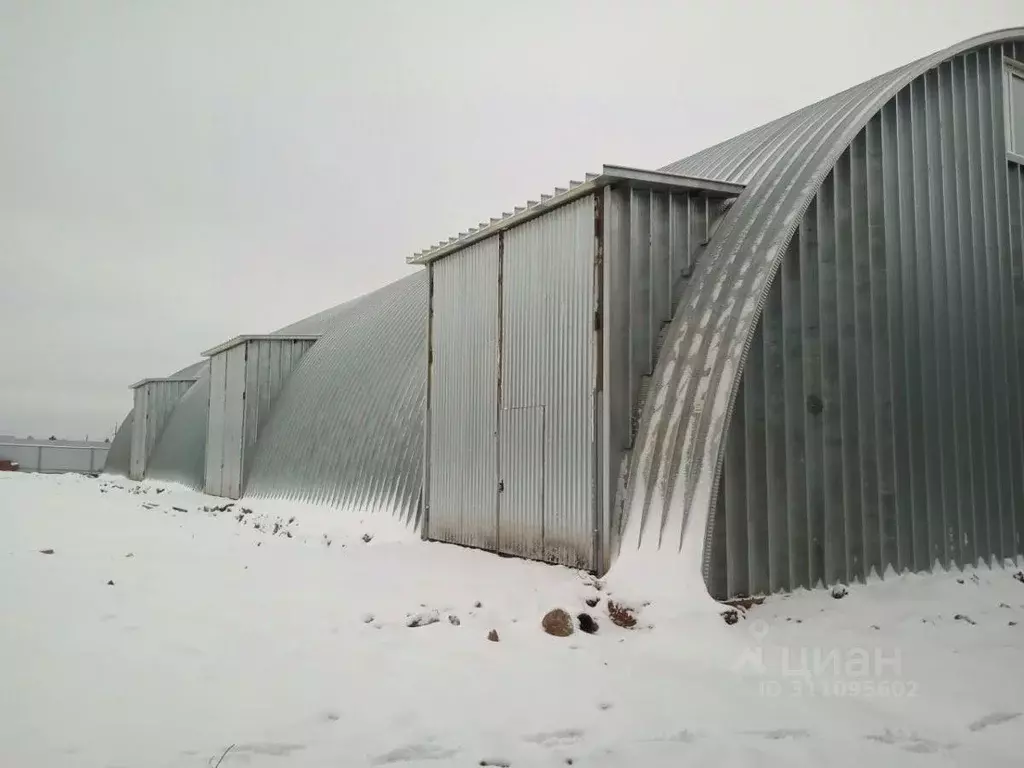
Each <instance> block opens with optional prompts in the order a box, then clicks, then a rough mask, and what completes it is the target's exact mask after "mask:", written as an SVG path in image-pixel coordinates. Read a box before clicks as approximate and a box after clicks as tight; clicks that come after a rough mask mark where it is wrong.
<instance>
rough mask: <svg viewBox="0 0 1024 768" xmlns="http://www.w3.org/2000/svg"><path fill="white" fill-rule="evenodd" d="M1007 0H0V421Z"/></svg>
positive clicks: (345, 288) (657, 160)
mask: <svg viewBox="0 0 1024 768" xmlns="http://www.w3.org/2000/svg"><path fill="white" fill-rule="evenodd" d="M1016 24H1024V2H1021V0H892V1H889V0H886V1H883V0H878V1H877V2H876V1H874V0H772V1H771V2H761V1H760V0H733V1H732V2H730V1H728V0H674V1H672V2H669V1H666V2H655V1H654V0H634V1H633V2H626V1H625V0H622V1H621V2H596V1H594V0H578V1H573V0H564V1H562V0H516V2H512V1H511V0H507V1H506V2H500V3H499V2H488V1H487V0H475V1H474V0H462V1H457V0H431V1H430V2H424V1H417V0H373V1H372V2H371V1H370V0H363V1H362V2H351V1H348V2H346V1H345V0H335V1H334V2H327V1H326V0H325V1H324V2H312V1H309V2H306V1H305V0H116V1H115V0H64V1H63V2H60V1H58V0H0V433H4V432H9V433H15V434H35V435H36V436H40V435H43V434H45V435H47V436H48V435H49V434H52V433H56V434H58V435H61V436H67V437H80V436H83V435H85V434H86V433H88V434H90V435H92V436H94V437H95V436H103V435H105V434H108V433H109V432H110V431H111V428H112V427H113V426H114V424H115V422H117V421H118V420H120V419H121V418H122V417H123V416H124V414H125V412H126V411H127V409H128V408H129V407H130V393H129V391H128V385H129V384H131V383H132V382H133V381H136V380H138V379H140V378H143V377H148V376H162V375H166V374H169V373H171V372H173V371H174V370H176V369H178V368H181V367H183V366H185V365H187V364H189V363H191V362H194V361H195V360H197V359H198V358H199V353H200V352H201V351H202V350H203V349H206V348H208V347H211V346H213V345H214V344H216V343H218V342H220V341H223V340H225V339H227V338H229V337H231V336H234V335H237V334H239V333H259V332H266V331H269V330H272V329H274V328H277V327H280V326H282V325H285V324H287V323H289V322H292V321H294V320H297V319H300V318H302V317H304V316H306V315H310V314H312V313H314V312H316V311H319V310H321V309H324V308H326V307H329V306H332V305H334V304H338V303H341V302H342V301H345V300H346V299H349V298H351V297H353V296H356V295H359V294H361V293H365V292H366V291H368V290H371V289H374V288H377V287H379V286H380V285H383V284H384V283H386V282H389V281H391V280H394V279H396V278H398V277H401V276H402V275H403V274H406V273H407V272H408V271H409V267H407V266H406V265H405V261H404V260H405V257H406V256H408V255H409V254H410V253H411V252H413V251H416V250H419V249H421V248H423V247H425V246H427V245H429V244H431V243H433V242H436V241H437V240H439V239H441V238H444V237H448V236H449V235H451V234H455V233H456V232H458V231H459V230H463V229H466V228H467V227H468V226H471V225H473V224H475V223H476V222H479V221H481V220H485V219H487V218H488V217H490V216H492V215H496V214H498V213H499V212H500V211H502V210H509V209H510V207H511V206H513V205H516V204H520V203H521V202H522V201H524V200H526V199H527V198H535V197H536V196H537V195H538V194H539V193H540V192H544V191H550V189H551V188H552V187H554V186H555V185H562V184H564V183H565V182H566V181H568V180H569V179H570V178H580V177H581V176H582V174H583V173H584V172H585V171H589V170H595V169H598V168H599V167H600V165H601V164H602V163H619V164H625V165H636V166H641V167H652V168H655V167H659V166H662V165H665V164H667V163H669V162H671V161H673V160H676V159H678V158H680V157H684V156H686V155H688V154H691V153H693V152H695V151H697V150H699V149H701V148H703V147H705V146H707V145H709V144H713V143H716V142H718V141H721V140H723V139H725V138H728V137H729V136H732V135H734V134H736V133H739V132H741V131H743V130H746V129H748V128H751V127H753V126H755V125H758V124H760V123H763V122H766V121H768V120H770V119H772V118H775V117H778V116H780V115H782V114H784V113H786V112H789V111H792V110H794V109H797V108H799V107H801V106H804V105H806V104H808V103H810V102H812V101H815V100H817V99H820V98H823V97H825V96H828V95H829V94H831V93H834V92H836V91H838V90H841V89H843V88H845V87H847V86H850V85H853V84H855V83H857V82H860V81H862V80H865V79H867V78H869V77H871V76H873V75H875V74H878V73H880V72H883V71H885V70H888V69H892V68H893V67H896V66H898V65H900V64H903V63H905V62H907V61H910V60H911V59H914V58H917V57H920V56H922V55H925V54H927V53H929V52H931V51H933V50H937V49H939V48H942V47H944V46H947V45H949V44H952V43H954V42H956V41H957V40H960V39H963V38H966V37H969V36H971V35H974V34H976V33H980V32H985V31H989V30H992V29H997V28H1002V27H1008V26H1014V25H1016Z"/></svg>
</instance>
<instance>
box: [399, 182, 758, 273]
mask: <svg viewBox="0 0 1024 768" xmlns="http://www.w3.org/2000/svg"><path fill="white" fill-rule="evenodd" d="M586 179H587V180H586V181H574V182H572V186H570V187H568V188H563V187H556V188H555V194H554V195H541V196H540V201H534V200H531V201H529V203H528V204H527V206H525V207H522V206H517V207H516V208H515V212H514V213H512V214H508V213H506V214H504V215H503V217H502V218H500V219H491V222H490V224H488V225H487V226H486V227H481V228H480V229H477V230H476V231H475V232H473V231H471V232H469V233H461V234H460V235H459V237H456V238H450V239H449V240H445V241H442V242H441V243H439V244H438V245H436V246H434V247H433V248H427V249H426V250H424V251H420V252H418V253H415V254H413V255H412V256H410V257H409V258H407V259H406V263H408V264H419V265H426V264H429V263H430V262H432V261H437V260H438V259H441V258H444V257H445V256H448V255H450V254H452V253H455V252H456V251H461V250H462V249H464V248H467V247H469V246H470V245H472V244H473V243H477V242H479V241H481V240H485V239H487V238H488V237H491V236H493V235H496V234H497V233H498V232H502V231H504V230H506V229H511V228H512V227H515V226H518V225H520V224H523V223H525V222H527V221H529V220H531V219H535V218H537V217H538V216H542V215H544V214H545V213H548V212H549V211H552V210H554V209H555V208H560V207H562V206H563V205H567V204H568V203H571V202H572V201H574V200H578V199H579V198H581V197H585V196H586V195H589V194H592V193H593V192H595V191H597V190H598V189H601V188H602V187H607V186H611V185H613V184H622V183H625V184H628V185H629V186H630V187H632V188H634V189H651V190H658V191H665V192H698V193H701V194H704V195H706V196H708V197H716V198H723V197H724V198H730V197H736V196H738V195H739V194H740V193H741V192H742V191H743V189H744V187H745V185H744V184H738V183H735V182H730V181H718V180H715V179H702V178H698V177H696V176H685V175H682V174H677V173H669V172H666V171H648V170H643V169H640V168H630V167H629V166H625V165H604V166H602V168H601V173H599V174H595V173H588V174H587V176H586Z"/></svg>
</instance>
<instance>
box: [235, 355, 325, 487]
mask: <svg viewBox="0 0 1024 768" xmlns="http://www.w3.org/2000/svg"><path fill="white" fill-rule="evenodd" d="M245 346H246V358H245V361H246V362H245V366H246V369H245V370H246V373H245V398H244V399H245V414H244V432H245V437H244V440H243V444H242V455H243V465H244V469H243V475H242V487H243V488H244V485H245V480H246V478H247V477H248V474H249V468H250V467H251V466H252V461H253V455H254V453H255V451H254V447H255V445H256V442H257V440H259V437H260V432H261V430H262V428H263V427H264V426H265V425H266V423H267V420H268V419H269V418H270V413H271V409H272V408H273V406H274V401H275V400H276V399H277V396H278V394H280V392H281V390H282V388H283V387H284V385H285V383H286V382H287V380H288V377H289V375H291V372H292V370H293V369H294V368H295V367H296V366H297V365H298V364H299V361H300V360H301V359H302V356H303V355H304V354H305V353H306V351H307V350H308V349H309V348H310V347H311V346H313V341H311V340H306V339H303V340H298V339H286V338H282V339H280V340H271V339H260V340H254V341H248V342H245Z"/></svg>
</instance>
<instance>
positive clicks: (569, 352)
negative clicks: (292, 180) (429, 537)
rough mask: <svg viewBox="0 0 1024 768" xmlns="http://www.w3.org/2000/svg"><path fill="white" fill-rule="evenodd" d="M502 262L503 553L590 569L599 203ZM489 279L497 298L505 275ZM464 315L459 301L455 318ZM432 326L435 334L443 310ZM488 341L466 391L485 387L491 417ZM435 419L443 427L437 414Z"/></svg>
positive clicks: (512, 238) (588, 200) (568, 215)
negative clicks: (596, 216) (596, 218)
mask: <svg viewBox="0 0 1024 768" xmlns="http://www.w3.org/2000/svg"><path fill="white" fill-rule="evenodd" d="M495 255H496V254H495ZM478 260H479V259H478ZM446 261H447V260H442V261H441V262H440V265H444V264H445V262H446ZM440 265H439V267H438V271H437V275H436V276H435V307H437V306H438V305H439V302H438V301H437V298H438V291H439V287H440V286H439V284H438V278H441V279H442V280H443V279H444V278H442V277H441V276H442V275H443V274H445V273H444V271H443V270H444V269H445V268H444V267H443V266H440ZM502 265H503V266H502V300H501V307H502V309H501V314H502V330H501V370H502V373H501V398H502V399H501V424H500V435H501V438H500V445H501V457H500V464H501V470H500V481H501V483H502V484H503V487H504V491H503V493H502V494H501V496H500V507H499V509H500V514H499V517H498V526H499V530H500V536H499V539H500V542H499V547H498V548H499V549H500V550H501V551H503V552H508V553H511V554H516V555H520V556H523V557H530V558H534V559H538V560H546V561H549V562H556V563H562V564H564V565H571V566H578V567H583V568H591V567H593V564H594V555H595V552H594V543H595V540H594V534H595V518H594V510H595V508H594V469H595V466H594V463H595V462H594V458H595V452H594V381H595V378H594V354H595V349H594V345H595V336H594V313H595V310H596V306H595V301H594V199H593V197H592V196H591V197H584V198H581V199H579V200H577V201H575V202H573V203H570V204H569V205H565V206H563V207H561V208H557V209H555V210H554V211H552V212H551V213H548V214H545V215H544V216H541V217H539V218H536V219H533V220H531V221H529V222H527V223H525V224H523V225H521V226H518V227H514V228H512V229H510V230H508V231H507V232H506V233H505V234H504V254H503V259H502ZM467 266H468V263H467V262H462V265H461V266H460V265H458V264H456V266H454V267H453V268H452V270H453V272H454V271H464V270H465V269H466V267H467ZM480 279H481V281H485V280H487V279H493V282H492V283H491V286H490V288H489V289H488V293H491V292H493V291H494V290H495V289H496V287H497V279H496V275H494V276H493V278H492V275H490V274H487V273H484V274H481V275H480ZM482 284H483V283H482ZM467 287H468V286H467ZM464 295H465V294H464V293H456V294H454V296H453V298H455V300H456V301H458V302H462V301H463V300H464ZM484 295H487V294H484ZM442 306H443V305H442ZM460 309H461V304H460V305H459V306H457V307H454V308H453V309H452V312H459V311H460ZM480 311H481V312H484V313H486V312H487V311H489V308H488V307H487V306H486V303H484V302H481V306H480ZM434 322H435V329H437V328H438V318H437V311H436V309H435V316H434ZM435 338H439V335H435ZM449 339H451V337H449ZM451 340H453V341H454V339H451ZM482 340H486V341H487V342H488V345H487V346H482V347H481V348H480V349H479V350H478V354H481V355H482V356H481V358H479V359H478V360H477V361H475V367H474V376H473V378H472V379H470V380H468V381H467V382H466V384H467V385H468V386H472V387H476V386H480V387H483V388H484V389H483V392H482V393H480V394H476V393H475V392H474V394H473V397H475V398H479V397H480V396H481V394H482V395H483V396H484V397H483V398H482V401H481V405H482V406H483V407H486V408H487V409H488V410H489V409H490V405H491V403H492V402H493V400H490V395H491V394H492V393H493V392H494V391H495V387H494V386H493V385H491V386H487V379H486V378H484V377H485V376H486V375H487V374H488V370H487V368H488V367H490V369H491V371H490V381H492V382H493V377H494V366H493V361H494V355H493V353H492V351H491V350H492V346H490V345H489V342H490V337H485V338H484V339H482ZM461 349H462V350H465V349H466V347H462V348H461ZM446 351H448V356H447V360H446V359H445V358H442V357H440V356H438V357H437V358H436V359H435V366H434V370H435V372H436V373H437V374H438V376H437V378H438V379H439V378H440V377H441V376H442V375H443V374H444V373H445V369H444V368H443V366H444V364H445V362H447V363H448V364H449V365H450V364H451V359H452V358H451V356H450V354H451V352H450V350H446ZM459 354H462V352H461V351H460V353H459ZM476 375H479V376H480V378H479V379H477V378H476ZM469 391H470V392H473V390H469ZM452 402H453V405H456V403H457V402H458V401H452ZM456 407H457V408H458V406H457V405H456ZM461 413H463V412H461V411H460V410H453V411H451V412H450V416H449V418H450V419H453V420H455V421H459V420H460V419H462V418H465V417H464V416H462V415H461ZM490 414H493V411H490ZM435 415H436V414H435ZM433 423H434V424H437V425H440V424H441V421H440V418H436V419H435V421H434V422H433ZM481 434H483V430H481ZM541 457H543V458H541ZM481 469H483V467H482V468H481ZM492 485H493V483H492ZM517 498H518V499H519V500H520V502H519V503H517V502H516V499H517ZM431 510H432V512H433V510H434V506H433V505H432V507H431ZM433 519H434V518H433V517H432V518H431V520H432V527H433Z"/></svg>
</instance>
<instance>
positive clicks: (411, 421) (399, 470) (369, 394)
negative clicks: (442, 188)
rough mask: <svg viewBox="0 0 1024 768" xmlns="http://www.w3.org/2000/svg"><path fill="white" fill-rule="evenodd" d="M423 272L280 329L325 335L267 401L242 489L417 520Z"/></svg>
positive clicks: (424, 307) (247, 493)
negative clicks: (268, 406)
mask: <svg viewBox="0 0 1024 768" xmlns="http://www.w3.org/2000/svg"><path fill="white" fill-rule="evenodd" d="M426 277H427V275H426V273H425V272H419V273H417V274H414V275H410V276H409V277H407V278H404V279H402V280H399V281H398V282H396V283H392V284H391V285H388V286H386V287H384V288H381V289H380V290H378V291H375V292H373V293H370V294H367V295H366V296H362V297H360V298H358V299H354V300H352V301H350V302H347V303H346V304H344V305H342V306H340V307H336V308H334V309H333V310H329V311H327V312H323V313H320V314H319V315H317V316H315V318H314V319H316V322H314V323H313V324H312V325H309V324H306V323H297V324H295V325H293V326H290V327H289V329H285V330H286V331H287V332H289V333H296V334H298V333H316V332H319V331H321V330H323V332H324V335H323V336H322V337H321V338H320V340H319V341H317V342H316V344H314V345H313V347H312V348H311V349H310V350H309V351H308V352H307V353H306V354H305V355H304V356H303V358H302V361H301V363H300V364H299V365H298V367H297V368H295V370H294V371H293V372H292V374H291V376H289V377H288V380H287V382H286V384H285V386H284V388H283V389H282V390H281V393H280V395H279V396H278V397H277V400H276V402H275V404H274V406H273V407H272V408H271V409H270V415H269V419H268V420H267V422H266V424H265V426H264V427H263V428H262V430H261V434H260V437H259V440H258V441H257V442H256V446H255V455H254V456H253V461H252V466H251V471H250V474H249V478H248V481H247V483H246V487H245V496H246V497H277V498H289V499H296V500H299V501H306V502H311V503H318V504H324V505H330V506H334V507H338V508H341V509H342V510H344V511H345V512H351V513H380V514H392V515H395V516H396V517H398V518H399V519H401V520H402V521H404V522H406V523H408V524H409V525H411V526H415V525H418V522H419V515H418V511H419V501H420V488H421V486H422V472H421V467H422V458H423V450H422V449H423V442H422V434H423V432H422V425H423V398H424V390H425V377H424V375H423V372H424V369H425V367H426V362H425V354H424V353H425V350H426V340H425V335H426V322H425V321H426V310H427V281H426ZM324 319H326V320H327V322H328V325H327V327H323V326H322V325H320V324H319V323H320V322H321V321H322V320H324ZM282 332H285V331H282Z"/></svg>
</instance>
